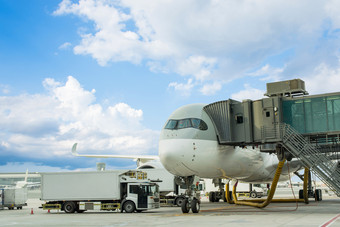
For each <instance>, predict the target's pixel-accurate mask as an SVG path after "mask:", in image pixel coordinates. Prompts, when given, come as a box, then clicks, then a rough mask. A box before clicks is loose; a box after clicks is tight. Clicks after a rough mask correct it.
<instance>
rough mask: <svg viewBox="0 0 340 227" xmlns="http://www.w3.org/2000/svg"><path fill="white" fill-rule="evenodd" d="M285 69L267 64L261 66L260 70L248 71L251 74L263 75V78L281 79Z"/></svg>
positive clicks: (270, 79)
mask: <svg viewBox="0 0 340 227" xmlns="http://www.w3.org/2000/svg"><path fill="white" fill-rule="evenodd" d="M283 71H284V68H274V67H272V66H270V65H269V64H266V65H265V66H263V67H261V68H260V69H259V70H257V71H255V72H252V73H248V75H249V76H256V77H262V78H261V80H266V81H268V80H269V81H279V80H280V79H281V77H282V76H281V74H282V72H283Z"/></svg>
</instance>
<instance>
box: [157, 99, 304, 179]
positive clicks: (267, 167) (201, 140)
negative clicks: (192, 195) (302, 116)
mask: <svg viewBox="0 0 340 227" xmlns="http://www.w3.org/2000/svg"><path fill="white" fill-rule="evenodd" d="M204 106H205V105H204V104H192V105H187V106H184V107H181V108H179V109H177V110H176V111H175V112H174V113H173V114H172V115H171V116H170V118H169V120H168V121H167V123H166V124H165V126H164V128H163V129H162V131H161V136H160V141H159V157H160V161H161V162H162V164H163V165H164V167H165V168H166V169H167V170H168V171H169V172H170V173H172V174H174V175H177V176H191V175H196V176H199V177H202V178H229V179H238V180H241V181H244V182H270V181H271V180H272V179H273V177H274V174H275V170H276V167H277V164H278V162H279V161H278V159H277V156H276V155H274V154H268V153H262V152H260V150H259V149H258V148H256V147H247V148H242V147H239V146H235V147H234V146H227V145H221V144H219V143H218V141H217V136H216V133H215V128H214V125H213V123H212V121H211V119H210V118H209V116H208V115H207V114H206V112H205V111H204V110H203V107H204ZM300 167H301V166H300V165H297V164H295V165H292V166H289V169H290V172H294V171H296V170H297V169H299V168H300ZM288 177H289V176H288V171H287V166H285V167H284V169H283V172H282V175H281V177H280V181H283V180H287V179H288Z"/></svg>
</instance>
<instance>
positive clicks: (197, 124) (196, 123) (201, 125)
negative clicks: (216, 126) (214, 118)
mask: <svg viewBox="0 0 340 227" xmlns="http://www.w3.org/2000/svg"><path fill="white" fill-rule="evenodd" d="M191 123H192V126H193V127H194V128H198V129H200V130H207V129H208V125H207V124H206V123H205V122H204V121H203V120H201V119H197V118H192V119H191Z"/></svg>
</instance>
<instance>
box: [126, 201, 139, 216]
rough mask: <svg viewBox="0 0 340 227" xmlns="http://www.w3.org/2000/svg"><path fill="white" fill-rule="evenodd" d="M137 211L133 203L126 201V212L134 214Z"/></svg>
mask: <svg viewBox="0 0 340 227" xmlns="http://www.w3.org/2000/svg"><path fill="white" fill-rule="evenodd" d="M135 209H136V207H135V204H134V203H133V202H132V201H126V202H125V203H124V210H125V212H126V213H132V212H134V211H135Z"/></svg>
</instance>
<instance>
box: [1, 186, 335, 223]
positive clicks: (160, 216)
mask: <svg viewBox="0 0 340 227" xmlns="http://www.w3.org/2000/svg"><path fill="white" fill-rule="evenodd" d="M277 194H278V196H276V198H287V197H290V198H293V196H292V195H291V194H289V190H288V189H278V193H277ZM295 195H297V194H296V193H295ZM29 197H30V199H29V200H28V201H27V204H28V205H27V206H25V207H23V209H22V210H8V209H6V208H5V209H3V210H0V226H172V227H174V226H176V227H177V226H208V227H209V226H248V227H249V226H325V227H326V226H332V227H333V226H340V199H339V198H338V197H336V196H335V195H328V194H327V193H324V192H323V200H322V201H320V202H316V201H314V199H310V203H309V204H304V203H295V202H294V203H271V204H269V205H268V206H267V207H266V208H263V209H260V208H254V207H248V206H239V205H233V204H228V203H224V202H218V203H210V202H208V199H207V198H206V197H205V196H203V197H202V203H201V211H200V213H198V214H193V213H191V212H190V213H188V214H182V212H181V209H180V208H179V207H176V206H172V207H171V206H167V207H161V208H159V209H154V210H148V211H145V212H142V213H132V214H127V213H120V212H117V211H111V212H107V211H100V212H95V211H87V212H84V213H74V214H66V213H64V212H63V211H54V210H53V211H50V213H49V212H48V211H45V210H42V209H39V208H38V207H40V206H41V204H42V201H40V200H39V192H30V194H29ZM32 212H33V214H31V213H32Z"/></svg>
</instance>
